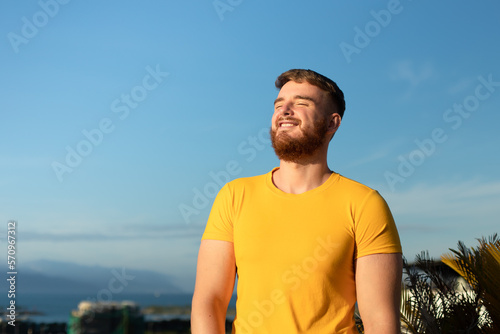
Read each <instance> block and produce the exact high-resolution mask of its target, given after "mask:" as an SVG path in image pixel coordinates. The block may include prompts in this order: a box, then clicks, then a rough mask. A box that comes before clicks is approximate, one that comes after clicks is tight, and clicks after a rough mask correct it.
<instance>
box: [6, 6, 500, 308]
mask: <svg viewBox="0 0 500 334" xmlns="http://www.w3.org/2000/svg"><path fill="white" fill-rule="evenodd" d="M499 13H500V4H499V3H498V2H495V1H481V2H470V1H450V0H448V1H440V2H430V1H409V0H401V1H394V0H391V1H371V2H369V3H357V2H347V1H342V2H341V1H313V2H308V3H307V4H306V2H304V1H273V2H269V1H243V0H220V1H219V0H216V1H212V0H207V1H195V2H187V1H175V0H174V1H132V0H122V1H106V2H101V1H95V0H93V1H69V0H64V1H63V0H41V1H39V2H36V1H32V2H27V1H26V2H17V1H2V2H1V3H0V32H1V33H0V36H2V37H1V39H0V73H1V76H0V96H1V98H0V208H1V210H0V223H1V224H4V227H3V228H1V229H0V234H1V245H2V246H1V247H2V249H4V255H3V258H4V263H5V264H6V263H7V231H8V226H7V224H8V221H9V220H15V221H17V224H16V254H15V257H16V269H17V272H18V276H17V277H18V282H17V284H18V285H17V288H18V295H17V296H16V298H17V301H18V302H19V303H20V304H23V305H26V307H35V308H36V307H38V308H43V307H45V306H41V305H42V304H37V302H36V301H35V299H34V298H35V297H34V296H36V295H40V294H43V293H50V294H52V295H54V293H55V292H58V293H59V294H60V295H61V296H62V297H61V298H62V299H61V300H63V299H66V300H68V298H70V297H69V296H73V295H74V294H78V296H75V297H71V298H74V301H73V300H71V303H73V304H74V305H75V307H76V304H77V302H78V300H81V299H88V300H114V299H120V298H122V297H123V296H126V295H128V294H140V295H142V296H145V297H144V298H146V297H147V298H149V299H148V300H149V301H148V302H147V303H149V304H153V303H163V299H162V298H167V297H168V296H171V295H173V294H175V295H179V294H184V295H186V296H189V295H190V294H191V293H192V291H193V287H194V279H195V266H196V256H197V251H198V247H199V243H200V238H201V235H202V233H203V229H204V226H205V223H206V220H207V218H208V214H209V212H210V207H211V204H212V201H213V199H214V197H215V195H216V193H217V191H218V190H219V189H220V187H221V186H222V185H223V184H224V183H225V182H227V181H229V180H232V179H234V178H238V177H246V176H252V175H257V174H264V173H267V172H268V171H270V170H271V169H272V168H273V167H274V166H277V165H278V160H277V158H276V157H275V155H274V152H273V150H272V148H271V147H270V143H269V136H268V130H269V126H270V119H271V115H272V113H273V101H274V99H275V98H276V95H277V90H276V88H275V87H274V81H275V79H276V77H277V76H278V75H279V74H280V73H282V72H284V71H286V70H288V69H290V68H309V69H313V70H315V71H317V72H319V73H321V74H324V75H326V76H328V77H330V78H331V79H333V80H334V81H336V82H337V83H338V85H339V86H340V88H341V89H342V90H343V91H344V94H345V98H346V104H347V107H346V113H345V116H344V118H343V120H342V125H341V127H340V130H339V132H338V133H337V134H336V136H335V138H334V139H333V141H332V145H331V148H330V155H329V164H330V168H332V169H333V170H335V171H336V172H338V173H340V174H342V175H344V176H346V177H349V178H351V179H354V180H357V181H359V182H362V183H364V184H366V185H368V186H370V187H372V188H375V189H377V190H378V191H379V192H380V193H381V194H382V196H384V198H385V199H386V200H387V202H388V203H389V206H390V207H391V209H392V211H393V214H394V217H395V219H396V223H397V225H398V228H399V232H400V236H401V241H402V244H403V250H404V255H405V256H406V258H408V259H409V260H412V259H413V258H414V256H415V255H416V254H418V253H420V252H421V251H423V250H428V251H429V253H430V254H431V255H432V256H434V257H436V258H438V257H439V256H440V255H441V254H443V253H446V252H448V249H449V248H453V247H455V246H456V244H457V242H458V241H459V240H462V241H464V242H465V243H466V244H469V245H475V239H476V238H480V237H482V236H488V235H491V234H493V233H495V232H498V226H499V225H498V223H499V221H498V217H499V215H500V205H499V203H500V177H499V176H498V167H499V165H500V163H499V162H500V161H499V144H500V132H499V131H498V126H499V124H500V113H499V111H500V110H499V109H500V67H499V65H498V59H500V44H499V43H498V34H499V32H500V20H499ZM5 266H6V265H5ZM7 271H8V268H7V267H5V272H7ZM111 282H112V283H111ZM0 288H1V289H2V291H5V292H7V291H8V289H9V287H8V286H7V284H6V282H5V280H4V281H3V283H2V285H0ZM4 298H5V297H4ZM54 298H55V297H54ZM71 298H70V299H71ZM141 298H142V297H141ZM168 298H170V299H168V300H169V301H172V298H171V297H168ZM41 299H47V298H41ZM136 299H140V298H139V297H137V298H136ZM54 300H55V299H54ZM185 300H188V299H187V297H186V299H185ZM3 303H8V300H3ZM38 303H41V302H40V301H39V302H38ZM61 303H62V302H61ZM172 303H174V304H175V302H172ZM37 305H39V306H37Z"/></svg>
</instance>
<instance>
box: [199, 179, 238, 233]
mask: <svg viewBox="0 0 500 334" xmlns="http://www.w3.org/2000/svg"><path fill="white" fill-rule="evenodd" d="M232 197H233V196H232V193H231V190H230V186H229V184H226V185H225V186H224V187H222V189H221V190H220V191H219V193H218V194H217V197H216V198H215V201H214V204H213V206H212V210H211V211H210V216H209V217H208V222H207V226H206V227H205V232H204V233H203V236H202V238H201V239H202V240H204V239H212V240H223V241H229V242H233V240H234V239H233V208H232V202H233V200H232Z"/></svg>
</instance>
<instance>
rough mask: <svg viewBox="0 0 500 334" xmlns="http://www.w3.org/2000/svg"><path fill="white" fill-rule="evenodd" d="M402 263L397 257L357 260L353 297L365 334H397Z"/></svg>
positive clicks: (367, 257)
mask: <svg viewBox="0 0 500 334" xmlns="http://www.w3.org/2000/svg"><path fill="white" fill-rule="evenodd" d="M402 263H403V261H402V256H401V254H400V253H393V254H372V255H366V256H363V257H360V258H358V259H357V260H356V262H355V274H356V294H357V301H358V308H359V313H360V316H361V320H362V321H363V324H364V326H365V333H366V334H371V333H384V334H390V333H400V303H401V275H402Z"/></svg>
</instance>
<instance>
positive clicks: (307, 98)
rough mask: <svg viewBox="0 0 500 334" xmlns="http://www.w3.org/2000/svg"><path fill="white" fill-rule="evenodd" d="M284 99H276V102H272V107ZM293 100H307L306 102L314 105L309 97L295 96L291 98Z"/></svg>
mask: <svg viewBox="0 0 500 334" xmlns="http://www.w3.org/2000/svg"><path fill="white" fill-rule="evenodd" d="M284 99H285V98H284V97H278V98H277V99H276V100H274V105H276V103H278V102H280V101H283V100H284ZM293 99H294V100H308V101H311V102H313V103H316V101H315V100H314V99H313V98H312V97H309V96H303V95H295V96H294V97H293Z"/></svg>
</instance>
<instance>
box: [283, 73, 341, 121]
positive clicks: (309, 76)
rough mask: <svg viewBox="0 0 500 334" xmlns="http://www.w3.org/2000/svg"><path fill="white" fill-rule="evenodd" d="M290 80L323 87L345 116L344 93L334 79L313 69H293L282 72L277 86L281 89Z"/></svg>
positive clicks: (339, 112)
mask: <svg viewBox="0 0 500 334" xmlns="http://www.w3.org/2000/svg"><path fill="white" fill-rule="evenodd" d="M288 81H294V82H298V83H301V82H304V81H307V82H308V83H310V84H311V85H314V86H316V87H319V88H321V89H322V90H324V91H325V92H327V93H328V94H329V95H330V97H331V98H332V101H333V104H334V105H335V106H336V109H337V110H336V112H337V113H338V114H339V115H340V117H343V116H344V110H345V100H344V93H343V92H342V91H341V90H340V88H339V86H337V84H336V83H335V82H334V81H333V80H331V79H329V78H327V77H325V76H324V75H321V74H319V73H317V72H314V71H313V70H304V69H292V70H288V71H286V72H284V73H282V74H281V75H280V76H279V77H278V78H277V79H276V82H275V85H276V88H278V89H281V87H283V86H284V85H285V84H286V83H287V82H288Z"/></svg>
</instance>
